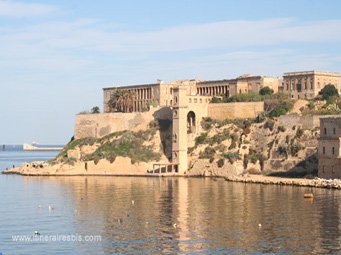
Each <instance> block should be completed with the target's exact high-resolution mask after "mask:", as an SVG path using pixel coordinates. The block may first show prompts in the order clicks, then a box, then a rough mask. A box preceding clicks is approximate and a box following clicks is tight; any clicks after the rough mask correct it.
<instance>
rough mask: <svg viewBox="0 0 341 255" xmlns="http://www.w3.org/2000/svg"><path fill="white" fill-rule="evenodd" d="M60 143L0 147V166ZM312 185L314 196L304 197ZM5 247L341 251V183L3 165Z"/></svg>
mask: <svg viewBox="0 0 341 255" xmlns="http://www.w3.org/2000/svg"><path fill="white" fill-rule="evenodd" d="M56 153H57V152H23V151H12V152H10V151H6V152H0V169H5V168H9V167H12V166H13V165H15V166H18V165H19V164H20V163H22V162H25V161H33V160H48V159H50V158H53V157H54V156H55V155H56ZM304 193H313V194H314V199H313V200H311V199H308V200H307V199H304V198H303V194H304ZM0 194H1V199H0V253H2V254H340V253H341V248H340V244H341V235H340V233H341V203H340V199H341V192H340V191H338V190H328V189H317V188H304V187H291V186H274V185H259V184H244V183H231V182H226V181H224V180H223V179H212V178H145V177H95V176H89V177H85V176H78V177H28V176H18V175H0Z"/></svg>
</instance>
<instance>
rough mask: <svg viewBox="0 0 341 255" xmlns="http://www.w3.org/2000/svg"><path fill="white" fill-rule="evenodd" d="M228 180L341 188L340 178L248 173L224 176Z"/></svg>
mask: <svg viewBox="0 0 341 255" xmlns="http://www.w3.org/2000/svg"><path fill="white" fill-rule="evenodd" d="M224 178H225V180H226V181H232V182H243V183H254V184H264V185H290V186H301V187H312V188H327V189H341V180H339V179H333V180H329V179H321V178H317V177H316V178H314V179H307V178H283V177H273V176H264V175H246V176H234V177H232V176H229V177H224Z"/></svg>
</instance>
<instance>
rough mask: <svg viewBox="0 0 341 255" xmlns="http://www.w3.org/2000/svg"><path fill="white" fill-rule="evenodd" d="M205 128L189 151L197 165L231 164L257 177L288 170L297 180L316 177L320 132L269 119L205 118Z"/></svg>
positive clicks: (218, 165) (219, 166)
mask: <svg viewBox="0 0 341 255" xmlns="http://www.w3.org/2000/svg"><path fill="white" fill-rule="evenodd" d="M297 125H299V124H297ZM201 127H202V130H203V132H202V133H201V134H200V135H198V136H197V137H196V138H195V141H194V146H193V147H191V148H189V149H188V153H189V155H190V158H191V159H192V160H194V162H195V161H196V159H201V160H208V162H209V163H211V165H215V164H216V165H217V167H218V168H222V167H223V166H224V165H226V164H231V165H234V166H235V167H238V168H239V169H240V168H242V169H243V170H242V171H244V172H248V173H253V174H255V173H258V174H264V175H268V174H270V175H271V174H272V173H273V172H276V173H277V172H287V171H289V172H290V176H293V177H301V176H305V175H314V174H316V170H317V160H316V155H315V154H316V145H317V139H316V137H317V135H318V130H315V129H314V130H303V129H302V128H300V127H299V126H295V125H293V126H290V125H287V126H283V125H280V124H279V121H278V120H276V119H272V118H269V117H265V118H264V119H260V118H257V119H238V120H224V121H217V120H214V119H211V118H204V119H203V120H202V122H201ZM214 162H215V163H214ZM235 163H236V164H235ZM287 176H289V174H287Z"/></svg>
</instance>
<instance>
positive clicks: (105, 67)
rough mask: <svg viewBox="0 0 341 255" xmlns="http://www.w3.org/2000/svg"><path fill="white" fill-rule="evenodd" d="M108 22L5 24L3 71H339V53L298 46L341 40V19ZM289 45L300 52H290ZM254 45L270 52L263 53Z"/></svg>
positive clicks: (1, 55) (0, 58) (1, 43)
mask: <svg viewBox="0 0 341 255" xmlns="http://www.w3.org/2000/svg"><path fill="white" fill-rule="evenodd" d="M0 1H1V0H0ZM109 25H110V24H103V23H101V22H98V21H96V20H92V19H78V20H74V21H57V22H48V23H40V24H35V25H22V26H19V27H18V28H16V29H15V30H9V29H8V28H7V27H6V26H5V27H3V28H2V33H1V34H0V48H1V49H2V50H1V51H0V67H1V68H16V69H22V70H34V69H35V70H42V71H44V73H46V72H53V74H57V73H61V74H62V75H63V74H64V73H65V72H68V73H69V74H72V73H73V72H82V71H85V72H87V73H88V71H89V70H91V73H92V74H93V75H94V76H95V75H98V74H99V73H100V74H101V75H103V76H106V77H113V75H112V74H110V68H112V70H120V71H119V72H117V74H115V75H116V77H119V76H121V77H123V75H124V79H126V78H127V77H128V78H129V75H130V73H133V72H136V74H139V72H138V71H136V70H133V69H134V68H135V69H136V68H139V69H141V70H142V71H141V73H140V74H141V75H144V76H146V73H147V72H144V71H143V70H146V69H147V68H150V70H149V71H148V72H149V74H150V76H154V75H158V74H157V72H162V75H163V73H166V70H168V71H169V70H172V71H171V74H169V75H165V76H170V75H172V74H176V73H178V74H181V73H182V72H187V73H188V75H189V76H192V77H193V76H196V75H199V76H201V77H205V76H207V75H208V76H212V75H211V74H215V75H216V74H219V72H222V71H221V70H222V69H220V67H219V68H218V67H217V66H224V70H227V69H229V70H230V71H231V72H229V73H233V74H234V73H237V72H238V70H240V71H239V72H238V73H243V72H255V73H256V72H260V71H262V70H263V72H262V73H264V70H265V73H270V74H271V73H275V74H281V72H283V71H287V70H289V69H290V70H295V68H296V67H297V68H304V67H305V68H304V69H306V68H308V67H309V68H323V67H328V68H332V69H334V70H335V68H333V66H339V64H338V63H339V60H340V57H339V56H338V55H337V54H338V53H336V55H335V56H334V57H333V56H331V55H329V54H327V53H324V54H322V53H321V54H317V53H315V52H314V53H311V54H308V53H304V54H303V53H302V52H299V49H300V48H303V47H304V45H305V44H309V45H311V44H315V43H321V42H323V43H326V45H327V44H328V43H336V42H341V20H325V21H319V22H301V21H299V20H295V19H291V18H286V19H268V20H261V21H245V20H242V21H222V22H214V23H206V24H197V25H183V26H176V27H166V28H163V29H160V30H155V31H143V32H132V31H129V30H128V29H126V30H124V31H122V27H119V29H117V25H115V26H112V27H110V26H109ZM287 43H290V44H291V46H292V45H294V47H295V48H296V51H293V50H291V51H288V50H286V48H287V47H286V46H287ZM255 46H265V47H266V48H269V50H268V51H264V50H256V48H255ZM210 50H212V52H219V53H218V54H217V53H212V52H211V51H210ZM167 56H168V58H167ZM169 56H174V57H173V58H172V57H169ZM99 65H101V66H102V67H101V69H100V68H99V67H98V66H99ZM214 66H216V68H214ZM205 68H206V69H205ZM340 68H341V66H340ZM180 69H181V70H180ZM242 69H244V71H242ZM162 70H164V72H163V71H162ZM205 70H206V71H205ZM219 70H220V71H219ZM266 70H269V71H266ZM280 70H282V71H280ZM227 71H228V70H227ZM153 72H154V75H153ZM125 73H126V74H129V75H126V74H125ZM115 75H114V76H115ZM160 75H161V74H160ZM227 75H228V74H227ZM230 77H231V76H230ZM140 78H141V77H139V79H140ZM175 78H176V77H175Z"/></svg>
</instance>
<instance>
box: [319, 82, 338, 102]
mask: <svg viewBox="0 0 341 255" xmlns="http://www.w3.org/2000/svg"><path fill="white" fill-rule="evenodd" d="M319 94H320V95H321V96H322V98H323V99H324V100H329V99H330V98H332V97H335V96H339V92H338V91H337V89H336V87H335V86H334V85H333V84H328V85H326V86H325V87H324V88H323V89H321V91H320V92H319Z"/></svg>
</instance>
